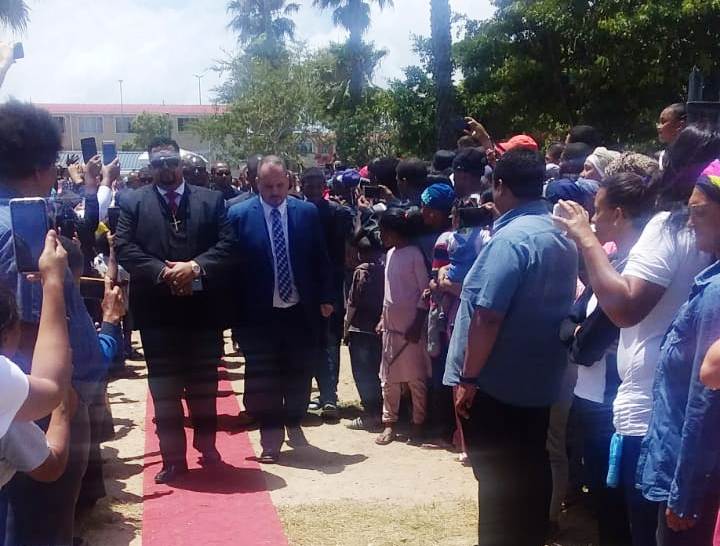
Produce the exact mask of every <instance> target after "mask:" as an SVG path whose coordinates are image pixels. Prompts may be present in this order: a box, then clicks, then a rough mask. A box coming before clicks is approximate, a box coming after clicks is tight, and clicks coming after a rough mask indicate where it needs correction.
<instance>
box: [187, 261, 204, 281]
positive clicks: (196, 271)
mask: <svg viewBox="0 0 720 546" xmlns="http://www.w3.org/2000/svg"><path fill="white" fill-rule="evenodd" d="M190 264H191V265H192V272H193V275H195V278H196V279H197V278H198V277H200V275H202V267H200V265H199V264H198V263H197V262H190Z"/></svg>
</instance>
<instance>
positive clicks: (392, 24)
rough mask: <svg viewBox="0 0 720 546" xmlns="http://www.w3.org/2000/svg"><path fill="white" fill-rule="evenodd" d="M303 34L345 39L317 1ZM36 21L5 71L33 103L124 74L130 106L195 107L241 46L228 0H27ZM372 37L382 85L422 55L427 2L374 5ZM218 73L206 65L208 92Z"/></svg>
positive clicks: (107, 88) (15, 89) (459, 3)
mask: <svg viewBox="0 0 720 546" xmlns="http://www.w3.org/2000/svg"><path fill="white" fill-rule="evenodd" d="M300 3H301V4H302V9H301V11H300V13H299V14H297V16H295V20H296V23H297V29H298V32H297V34H298V38H300V39H301V40H303V41H305V42H306V43H307V45H308V47H311V48H314V47H319V46H322V45H323V44H326V43H327V42H329V41H330V40H335V41H340V40H344V39H345V32H344V31H342V30H341V29H337V28H335V27H333V25H332V21H331V17H330V13H328V12H320V11H319V10H317V9H316V8H315V7H313V5H312V1H311V0H303V1H302V2H300ZM29 4H30V7H31V9H32V12H31V20H30V24H29V26H28V30H27V31H26V33H25V34H24V35H22V36H18V37H11V36H8V34H7V33H6V34H5V36H4V38H5V39H20V40H22V42H23V44H24V47H25V55H26V58H25V59H22V60H20V61H18V62H17V63H16V64H15V66H13V68H12V69H11V71H10V72H9V74H8V76H7V79H6V81H5V84H4V85H3V88H2V91H1V92H0V98H2V99H5V98H7V97H9V96H15V97H17V98H20V99H24V100H30V99H32V100H33V101H35V102H58V103H65V102H69V103H117V102H119V84H118V80H119V79H122V80H124V84H123V88H124V100H125V102H126V103H162V102H163V101H164V102H166V103H168V104H172V103H177V104H194V103H197V100H198V92H197V79H195V78H194V77H193V75H194V74H199V73H201V72H204V71H206V70H208V69H209V68H210V67H211V66H212V65H213V64H214V61H216V60H217V59H219V58H221V57H223V56H224V55H223V51H232V50H234V48H235V36H234V35H233V33H232V32H231V31H229V30H228V29H227V27H226V25H227V23H228V20H229V18H228V15H227V14H226V11H225V6H226V4H227V0H156V1H154V2H150V1H149V0H29ZM451 5H452V8H453V9H454V10H456V11H458V12H461V13H465V14H467V15H468V16H469V17H472V18H484V17H487V16H489V14H491V13H492V8H491V6H490V3H489V0H451ZM372 20H373V24H372V28H371V29H370V31H369V32H368V35H367V38H368V39H370V40H373V41H374V42H375V44H376V45H377V46H378V47H384V48H386V49H388V50H389V54H388V56H387V57H386V59H385V60H384V62H383V64H382V66H381V67H380V70H379V72H378V75H377V81H378V83H380V84H382V83H384V82H386V81H387V80H388V79H389V78H392V77H397V76H399V75H400V74H401V70H402V68H403V67H404V66H407V65H409V64H413V63H415V62H417V58H416V57H415V55H414V54H413V53H412V51H411V50H410V45H411V43H410V35H411V33H416V34H425V35H428V34H429V32H430V3H429V0H395V6H394V7H392V8H386V10H385V11H383V12H380V11H379V10H378V9H377V7H374V8H373V12H372ZM219 81H220V78H219V76H218V75H217V74H215V73H214V72H211V71H209V72H207V73H206V75H205V76H204V78H203V80H202V86H203V99H204V102H208V101H209V98H210V89H211V88H213V87H214V86H216V85H217V84H218V83H219Z"/></svg>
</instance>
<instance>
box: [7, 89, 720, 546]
mask: <svg viewBox="0 0 720 546" xmlns="http://www.w3.org/2000/svg"><path fill="white" fill-rule="evenodd" d="M466 121H467V125H466V130H465V134H463V135H458V136H459V137H460V138H459V141H458V143H457V149H456V150H439V151H438V152H437V153H436V154H435V156H434V158H433V161H432V162H431V163H427V162H425V161H422V160H420V159H416V158H404V159H398V158H393V157H384V158H378V159H375V160H373V161H371V162H370V163H369V164H368V165H366V166H347V165H342V164H341V163H340V162H338V163H336V164H334V165H327V166H324V167H314V168H308V169H305V170H302V171H301V172H298V173H293V172H290V171H289V170H288V167H287V163H286V161H285V160H284V159H283V158H280V157H277V156H275V155H264V156H261V155H256V156H252V157H249V158H248V159H247V161H246V162H245V164H244V165H243V168H242V170H241V172H240V174H239V176H238V177H237V178H234V177H233V171H234V170H235V169H234V168H232V167H231V166H230V165H229V164H228V163H224V162H218V163H214V164H213V165H212V166H210V169H209V170H208V166H207V165H206V163H205V162H204V161H203V160H202V159H200V158H198V157H196V156H190V157H183V156H182V155H181V151H180V148H179V146H178V145H177V143H176V142H174V141H173V140H171V139H169V138H165V137H158V138H157V139H155V140H154V141H153V142H152V143H150V145H149V147H148V157H149V161H148V166H147V167H146V168H144V169H143V170H142V171H139V172H132V173H129V175H127V176H125V177H122V176H121V175H120V173H121V166H120V165H119V164H118V161H117V160H115V161H113V162H111V163H110V164H108V165H103V164H102V160H101V158H100V157H99V156H98V157H95V158H92V159H89V160H88V161H87V162H86V163H83V162H82V161H80V158H78V157H69V158H67V160H66V161H65V163H64V164H63V165H57V164H56V161H57V156H58V152H59V151H60V149H61V140H60V135H59V133H58V130H57V127H56V125H55V123H54V121H53V119H52V117H51V116H50V115H49V114H48V113H47V112H45V111H43V110H41V109H39V108H36V107H34V106H32V105H29V104H24V103H20V102H16V101H10V102H8V103H5V104H3V105H1V106H0V334H1V335H0V349H1V352H2V358H0V375H1V376H2V377H3V378H4V382H3V383H1V384H0V385H1V386H2V389H3V396H2V400H3V401H2V402H0V417H1V419H0V455H1V456H0V465H1V467H0V468H1V471H0V477H2V482H0V485H2V506H3V507H4V512H5V513H4V515H3V514H0V521H3V523H4V524H5V530H4V533H0V537H4V540H5V544H8V545H14V546H29V545H50V544H52V545H68V544H73V539H74V534H75V533H74V529H73V522H74V518H75V516H76V513H77V511H78V510H82V509H88V508H91V507H92V506H93V504H94V503H95V502H97V500H98V499H100V498H102V497H103V496H104V494H105V492H104V485H103V470H102V468H103V467H102V457H101V453H100V444H101V443H102V442H103V441H105V440H106V439H108V438H109V437H111V436H112V416H111V415H110V414H109V410H108V406H107V404H106V391H107V382H108V379H109V378H110V377H112V376H113V375H114V374H122V373H123V365H124V361H125V360H126V359H128V358H138V357H139V355H137V354H135V353H134V351H133V349H132V343H131V335H132V332H133V331H139V334H140V339H141V342H142V349H143V356H144V358H145V360H146V363H147V369H148V383H149V388H150V392H151V395H152V398H153V402H154V406H155V427H156V432H157V435H158V438H159V442H160V451H161V455H162V463H163V464H162V469H161V470H160V472H159V473H158V474H157V476H156V477H155V481H156V482H157V483H162V484H168V485H170V486H172V485H173V484H174V483H177V481H178V480H182V478H183V476H184V475H185V474H186V473H187V472H188V463H187V457H188V452H187V446H186V440H185V433H184V430H183V426H184V425H183V423H184V409H183V405H182V400H183V399H184V400H185V401H186V402H187V407H188V410H189V414H190V418H191V422H192V426H193V430H194V437H193V447H194V448H195V450H196V451H197V452H198V453H199V454H200V459H199V463H200V465H201V466H203V467H213V466H218V465H222V464H223V463H222V454H221V453H220V452H219V451H218V450H217V449H216V446H215V436H216V432H217V414H216V409H215V401H216V396H217V392H218V366H219V364H220V363H221V359H222V357H223V353H224V340H223V332H224V331H226V330H231V331H232V339H233V343H234V348H235V350H236V351H239V352H240V353H241V354H242V355H243V356H244V362H245V364H244V365H245V370H244V371H245V387H244V400H243V401H244V407H245V411H244V412H243V413H242V414H241V415H240V416H239V417H238V421H239V423H242V425H243V426H250V425H256V426H257V427H258V428H259V430H260V441H261V448H262V450H261V453H260V454H259V456H258V460H259V462H261V463H263V464H272V463H276V462H278V461H280V460H281V458H282V447H283V445H284V444H285V443H286V442H287V444H288V445H289V446H290V447H293V448H297V447H302V446H305V445H307V439H306V438H305V436H304V434H303V430H302V423H303V419H304V417H305V415H306V413H307V412H308V410H310V411H317V412H319V413H320V415H321V416H322V417H323V418H324V419H328V420H336V419H338V418H339V416H340V410H339V406H338V376H339V370H340V361H341V358H340V354H341V345H342V344H346V345H347V346H348V349H349V354H350V365H351V369H352V375H353V378H354V382H355V385H356V387H357V392H358V394H359V397H360V401H361V404H362V414H361V415H360V416H359V417H357V418H355V419H352V420H349V421H347V422H346V426H347V427H349V428H351V429H354V430H358V431H369V432H373V433H376V434H377V435H376V436H375V437H374V438H375V439H374V441H375V442H376V443H377V444H378V445H387V444H389V443H391V442H396V441H407V442H408V443H410V444H412V445H416V446H420V447H422V446H434V447H436V446H440V447H444V448H446V449H449V450H453V451H456V452H457V453H458V454H459V455H458V462H459V464H465V465H469V466H471V467H472V469H473V471H474V475H475V477H476V479H477V481H478V501H479V521H478V544H479V545H481V546H488V545H508V546H535V545H542V544H545V541H546V539H547V538H548V537H549V536H550V535H553V534H557V533H558V532H559V531H561V529H560V527H561V525H562V521H561V519H560V514H561V512H562V510H563V507H564V506H567V505H568V504H569V503H572V502H577V501H578V499H579V498H580V497H586V498H587V499H588V503H589V505H590V506H591V508H592V511H593V513H594V515H595V522H596V524H597V533H598V537H599V544H600V545H602V546H623V545H626V544H627V545H631V544H632V545H633V546H646V545H647V546H649V545H659V546H673V545H683V546H694V545H698V546H709V545H710V544H712V540H713V533H714V529H715V524H716V519H717V515H718V505H719V503H720V440H719V439H718V438H720V436H719V435H718V434H717V430H718V426H719V425H720V398H719V396H718V391H717V389H718V388H720V305H719V304H720V265H719V264H718V262H717V258H718V255H720V222H718V219H720V159H719V158H720V132H717V131H716V130H715V129H714V128H713V127H712V126H710V125H708V124H690V123H688V120H687V115H686V111H685V106H684V105H683V104H674V105H671V106H670V107H668V108H667V109H665V110H664V111H663V112H662V113H661V115H660V121H659V124H658V134H659V137H660V140H661V141H662V143H663V145H664V146H665V149H664V150H662V151H661V152H662V153H660V154H658V156H657V159H656V158H653V157H649V156H647V155H643V154H640V153H636V152H633V151H630V150H623V151H619V150H618V151H615V150H613V149H612V148H613V146H612V145H610V143H607V142H604V141H603V138H602V136H601V135H600V133H599V132H598V131H597V130H595V129H594V128H592V127H589V126H576V127H573V128H571V129H570V130H569V132H568V135H567V138H566V140H565V141H564V142H557V143H550V144H548V145H547V146H546V150H545V154H544V155H543V154H542V153H541V147H540V146H539V145H538V143H537V142H536V141H535V140H534V139H533V138H532V137H531V136H529V135H525V134H520V135H515V136H513V137H511V138H509V139H508V140H506V141H496V140H494V139H493V138H492V137H491V135H490V134H489V133H488V131H487V130H486V129H485V128H484V127H483V126H482V124H480V123H479V122H477V121H476V120H474V119H472V118H467V120H466ZM236 172H237V171H236ZM19 197H25V198H27V197H42V198H45V199H47V202H48V204H49V210H50V213H49V216H50V225H51V229H50V231H49V232H48V234H47V238H46V241H45V250H44V252H43V254H42V257H41V259H40V263H39V271H38V272H36V273H32V274H30V275H26V274H21V273H19V272H18V267H17V263H16V257H15V250H14V246H13V226H12V221H11V215H10V208H9V200H10V199H13V198H19ZM92 287H99V290H95V291H94V292H93V291H92V290H91V288H92ZM313 379H314V380H315V382H316V384H317V391H318V397H317V398H312V397H311V392H312V389H311V386H312V381H313ZM518 514H522V518H521V519H522V521H521V524H519V522H518ZM38 522H41V523H40V524H39V523H38Z"/></svg>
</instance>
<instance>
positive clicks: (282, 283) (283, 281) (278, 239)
mask: <svg viewBox="0 0 720 546" xmlns="http://www.w3.org/2000/svg"><path fill="white" fill-rule="evenodd" d="M270 219H271V220H272V236H273V246H274V247H275V269H276V271H277V285H278V292H279V293H280V299H281V300H282V301H283V302H285V303H288V302H289V301H290V297H291V296H292V284H291V282H290V262H289V261H288V253H287V246H286V244H285V232H284V231H283V226H282V220H281V219H280V211H279V210H278V209H277V208H273V209H272V212H270Z"/></svg>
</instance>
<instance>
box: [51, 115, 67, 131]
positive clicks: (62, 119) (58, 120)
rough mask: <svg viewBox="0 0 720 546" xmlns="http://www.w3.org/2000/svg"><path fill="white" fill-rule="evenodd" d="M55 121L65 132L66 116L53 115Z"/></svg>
mask: <svg viewBox="0 0 720 546" xmlns="http://www.w3.org/2000/svg"><path fill="white" fill-rule="evenodd" d="M53 119H54V120H55V123H57V126H58V129H60V132H61V133H63V134H65V117H64V116H53Z"/></svg>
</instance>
